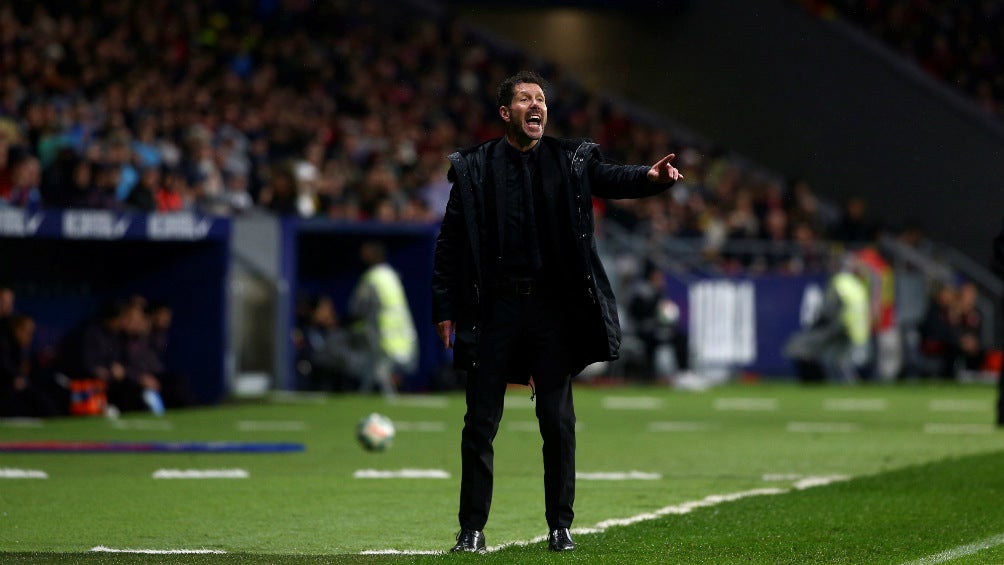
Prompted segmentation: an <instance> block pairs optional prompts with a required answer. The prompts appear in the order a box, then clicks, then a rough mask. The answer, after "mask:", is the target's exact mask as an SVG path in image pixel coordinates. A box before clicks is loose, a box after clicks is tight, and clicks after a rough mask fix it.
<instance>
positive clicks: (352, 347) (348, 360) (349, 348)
mask: <svg viewBox="0 0 1004 565" xmlns="http://www.w3.org/2000/svg"><path fill="white" fill-rule="evenodd" d="M304 310H305V312H304V313H303V316H302V317H303V319H302V320H301V322H300V323H299V324H298V326H297V329H296V332H295V334H294V346H295V347H296V351H297V372H298V373H299V374H300V376H301V378H302V379H303V381H304V382H302V383H301V385H300V388H303V389H306V390H327V391H334V392H345V391H350V390H356V389H358V388H359V385H360V383H361V382H362V381H363V380H364V378H365V373H366V372H367V371H369V370H370V358H369V352H368V351H367V350H366V348H365V346H366V342H365V340H364V339H362V337H363V336H361V335H357V334H354V333H353V332H350V331H349V329H348V328H344V327H342V326H341V324H340V323H339V319H338V312H337V311H335V305H334V303H333V302H332V301H331V298H329V297H328V296H319V297H317V298H314V299H312V300H310V301H308V302H307V303H306V304H305V305H304Z"/></svg>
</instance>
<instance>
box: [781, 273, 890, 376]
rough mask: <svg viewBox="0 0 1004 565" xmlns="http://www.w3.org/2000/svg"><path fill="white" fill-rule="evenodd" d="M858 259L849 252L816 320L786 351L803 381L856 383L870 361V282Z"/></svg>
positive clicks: (796, 336) (800, 333)
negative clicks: (867, 282) (861, 370)
mask: <svg viewBox="0 0 1004 565" xmlns="http://www.w3.org/2000/svg"><path fill="white" fill-rule="evenodd" d="M866 276H867V274H866V273H865V272H864V271H863V269H862V267H861V265H859V264H858V262H857V259H856V258H855V257H854V256H853V255H851V254H847V255H845V256H844V260H843V265H842V267H841V269H840V271H838V272H837V273H836V274H834V275H833V277H831V279H830V281H829V283H828V284H827V287H826V291H825V293H824V294H823V301H822V304H821V306H820V309H819V312H818V313H817V315H816V317H815V321H813V322H812V323H811V325H810V326H809V327H807V328H805V329H803V330H801V331H799V332H797V333H795V334H794V335H793V336H791V338H789V340H788V342H787V343H786V344H785V346H784V353H785V355H786V356H787V357H789V358H790V359H791V360H792V361H794V362H795V366H796V369H797V374H798V377H799V379H801V380H802V381H803V382H820V381H824V380H826V381H829V382H831V383H844V384H854V383H857V382H858V380H859V371H858V370H859V368H861V367H862V366H864V365H865V363H866V361H867V348H868V342H869V339H870V337H871V313H870V309H869V299H868V286H867V285H866V284H865V281H864V277H866Z"/></svg>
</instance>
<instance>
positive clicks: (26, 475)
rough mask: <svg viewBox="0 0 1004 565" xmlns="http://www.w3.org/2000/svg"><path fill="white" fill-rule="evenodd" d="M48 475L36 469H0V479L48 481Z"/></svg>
mask: <svg viewBox="0 0 1004 565" xmlns="http://www.w3.org/2000/svg"><path fill="white" fill-rule="evenodd" d="M48 478H49V474H48V473H46V472H45V471H40V470H38V469H6V468H0V479H48Z"/></svg>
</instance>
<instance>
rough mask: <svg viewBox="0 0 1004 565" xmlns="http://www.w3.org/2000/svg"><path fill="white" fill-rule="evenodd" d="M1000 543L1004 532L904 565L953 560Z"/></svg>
mask: <svg viewBox="0 0 1004 565" xmlns="http://www.w3.org/2000/svg"><path fill="white" fill-rule="evenodd" d="M999 545H1004V534H1000V535H996V536H993V537H989V538H987V539H985V540H982V541H978V542H974V543H967V544H966V545H960V546H958V547H953V548H952V549H946V550H945V551H942V552H941V553H935V554H934V555H928V556H927V557H921V558H920V559H917V560H915V561H907V562H906V563H903V565H934V564H935V563H944V562H946V561H952V560H955V559H958V558H959V557H965V556H966V555H972V554H974V553H978V552H980V551H983V550H984V549H990V548H991V547H997V546H999Z"/></svg>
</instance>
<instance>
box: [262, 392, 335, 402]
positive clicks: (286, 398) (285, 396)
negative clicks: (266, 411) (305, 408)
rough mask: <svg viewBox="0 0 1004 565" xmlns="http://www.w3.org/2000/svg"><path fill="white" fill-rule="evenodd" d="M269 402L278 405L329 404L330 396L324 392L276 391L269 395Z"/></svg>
mask: <svg viewBox="0 0 1004 565" xmlns="http://www.w3.org/2000/svg"><path fill="white" fill-rule="evenodd" d="M269 400H271V401H272V402H275V403H277V404H327V403H328V395H327V394H326V393H323V392H296V391H290V390H276V391H273V392H272V394H270V395H269Z"/></svg>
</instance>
